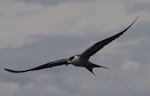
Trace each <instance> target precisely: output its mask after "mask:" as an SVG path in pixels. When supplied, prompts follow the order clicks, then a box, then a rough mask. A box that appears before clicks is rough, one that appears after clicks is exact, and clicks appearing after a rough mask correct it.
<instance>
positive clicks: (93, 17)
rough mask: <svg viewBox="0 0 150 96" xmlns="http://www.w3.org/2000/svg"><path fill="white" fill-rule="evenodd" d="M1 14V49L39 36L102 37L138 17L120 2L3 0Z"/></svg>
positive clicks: (18, 44)
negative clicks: (46, 4) (43, 2)
mask: <svg viewBox="0 0 150 96" xmlns="http://www.w3.org/2000/svg"><path fill="white" fill-rule="evenodd" d="M0 14H2V15H1V17H0V21H1V22H0V47H6V46H20V45H22V44H24V43H29V42H31V41H35V40H36V36H37V35H65V34H68V35H69V34H70V35H81V36H83V35H84V34H88V33H90V34H91V32H92V34H95V33H99V34H100V33H101V32H108V31H111V30H116V29H118V28H119V26H120V25H121V26H122V25H125V24H126V25H127V24H129V22H130V21H131V20H133V19H134V18H133V17H135V16H136V15H137V14H130V15H129V14H127V13H126V10H125V6H123V5H122V4H121V3H119V2H116V1H115V2H111V1H106V2H105V1H93V2H64V3H60V4H57V5H54V6H43V5H40V4H27V3H24V2H17V1H9V0H7V1H3V2H2V1H1V3H0ZM143 14H145V13H143ZM138 15H139V14H138ZM146 16H147V15H146ZM129 17H130V18H132V19H129ZM114 23H115V24H114ZM126 25H125V26H126ZM119 29H120V28H119ZM32 36H33V37H32Z"/></svg>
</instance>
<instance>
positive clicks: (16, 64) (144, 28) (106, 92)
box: [0, 0, 150, 96]
mask: <svg viewBox="0 0 150 96" xmlns="http://www.w3.org/2000/svg"><path fill="white" fill-rule="evenodd" d="M79 1H80V0H78V2H75V1H73V0H71V1H67V0H62V1H60V0H56V1H55V2H56V3H55V4H53V3H52V4H45V3H51V2H52V0H49V1H46V0H41V1H39V0H30V1H25V0H24V2H22V0H21V1H17V0H13V1H12V0H3V1H2V0H1V1H0V21H1V22H0V61H1V65H0V68H1V70H0V77H1V78H0V90H2V91H1V92H0V95H2V96H12V95H13V96H27V95H29V96H37V95H42V96H49V95H52V96H58V95H61V96H70V95H72V96H87V95H92V96H97V95H102V96H120V95H121V96H148V95H149V89H150V85H149V84H150V78H149V72H150V66H149V63H150V62H149V49H150V46H149V30H150V29H149V25H150V24H149V23H150V19H149V16H150V14H149V12H148V7H145V5H144V4H146V3H147V4H148V2H149V1H148V0H143V1H141V2H137V1H134V0H132V1H129V0H126V1H125V0H124V1H123V0H122V1H120V0H114V1H108V0H105V1H104V0H94V1H92V2H86V1H85V2H79ZM135 2H137V3H138V4H137V3H135ZM136 4H137V5H138V6H140V7H137V6H136ZM131 5H133V6H132V7H129V6H131ZM4 9H5V10H4ZM133 9H134V10H133ZM135 9H137V10H135ZM136 16H140V18H139V19H138V21H137V22H136V23H135V24H134V26H133V27H132V28H131V29H129V30H128V32H127V33H125V34H124V35H123V36H121V37H120V38H118V39H117V40H115V41H113V42H112V43H110V44H109V45H107V46H106V47H104V48H103V49H102V50H101V51H100V52H98V53H97V54H96V55H94V56H93V57H92V58H91V61H92V62H95V63H96V64H99V65H104V66H107V67H109V68H110V69H109V70H106V69H95V70H94V71H95V73H96V77H95V76H93V75H92V74H91V73H90V72H88V71H87V70H86V69H85V68H77V67H74V66H72V65H69V66H68V67H65V66H60V67H55V68H52V69H45V70H40V71H36V72H28V73H23V74H12V73H8V72H6V71H4V70H3V68H4V67H7V68H13V69H28V68H32V67H34V66H38V65H40V64H44V63H47V62H49V61H53V60H57V59H62V58H68V57H69V56H72V55H75V54H78V53H80V52H83V51H84V50H85V49H86V48H88V47H89V46H91V45H92V44H94V43H95V42H97V41H99V40H103V39H105V38H107V37H109V36H111V35H113V34H115V33H117V32H119V31H121V30H123V29H124V28H125V27H126V26H128V25H129V24H130V23H131V22H132V21H133V20H134V19H135V17H136ZM4 88H5V89H7V90H4Z"/></svg>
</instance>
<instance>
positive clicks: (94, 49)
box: [80, 17, 138, 59]
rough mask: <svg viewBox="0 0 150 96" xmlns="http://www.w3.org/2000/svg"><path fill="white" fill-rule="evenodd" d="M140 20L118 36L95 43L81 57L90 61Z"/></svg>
mask: <svg viewBox="0 0 150 96" xmlns="http://www.w3.org/2000/svg"><path fill="white" fill-rule="evenodd" d="M137 19H138V17H137V18H136V19H135V20H134V21H133V22H132V23H131V24H130V25H129V26H128V27H127V28H126V29H124V30H123V31H121V32H119V33H118V34H115V35H113V36H111V37H109V38H107V39H104V40H102V41H99V42H97V43H95V44H94V45H93V46H91V47H90V48H88V49H86V50H85V51H84V52H83V53H82V54H81V55H80V57H82V58H85V59H89V58H90V56H92V55H94V54H95V53H96V52H98V51H99V50H100V49H102V48H103V47H104V46H105V45H107V44H108V43H110V42H112V41H113V40H115V39H116V38H118V37H119V36H121V35H122V34H123V33H124V32H126V31H127V30H128V29H129V28H130V27H131V26H132V25H133V24H134V23H135V22H136V20H137Z"/></svg>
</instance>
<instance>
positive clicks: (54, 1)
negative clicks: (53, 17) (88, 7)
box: [16, 0, 95, 5]
mask: <svg viewBox="0 0 150 96" xmlns="http://www.w3.org/2000/svg"><path fill="white" fill-rule="evenodd" d="M16 1H23V2H26V3H39V4H44V5H48V4H50V5H55V4H59V3H62V2H81V1H95V0H16Z"/></svg>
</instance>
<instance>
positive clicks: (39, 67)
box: [5, 59, 68, 73]
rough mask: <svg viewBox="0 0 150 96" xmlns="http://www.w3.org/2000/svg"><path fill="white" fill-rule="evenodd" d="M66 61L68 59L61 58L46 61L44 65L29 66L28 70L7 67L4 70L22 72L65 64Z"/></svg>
mask: <svg viewBox="0 0 150 96" xmlns="http://www.w3.org/2000/svg"><path fill="white" fill-rule="evenodd" d="M67 63H68V59H61V60H57V61H53V62H49V63H46V64H44V65H41V66H38V67H35V68H31V69H28V70H12V69H7V68H5V70H6V71H9V72H12V73H23V72H28V71H35V70H41V69H45V68H51V67H55V66H60V65H65V64H67Z"/></svg>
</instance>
